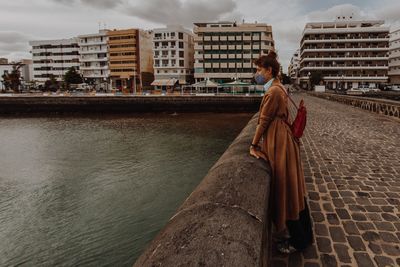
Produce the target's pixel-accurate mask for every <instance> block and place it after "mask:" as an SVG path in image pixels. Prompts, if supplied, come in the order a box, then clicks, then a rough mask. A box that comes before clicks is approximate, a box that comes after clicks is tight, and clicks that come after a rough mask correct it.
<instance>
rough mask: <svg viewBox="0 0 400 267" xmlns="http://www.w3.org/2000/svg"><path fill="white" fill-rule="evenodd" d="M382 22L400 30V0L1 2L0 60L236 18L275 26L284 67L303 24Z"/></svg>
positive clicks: (38, 0)
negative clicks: (67, 42)
mask: <svg viewBox="0 0 400 267" xmlns="http://www.w3.org/2000/svg"><path fill="white" fill-rule="evenodd" d="M349 12H351V13H354V14H355V15H356V16H359V17H360V18H370V19H382V20H385V21H386V23H387V24H388V25H389V26H391V28H392V29H397V28H400V0H379V1H377V0H347V1H345V0H336V1H335V0H324V1H322V0H32V1H26V0H12V1H10V0H0V57H6V58H9V59H10V60H17V59H20V58H30V57H31V55H30V54H29V49H30V48H29V46H28V41H29V40H38V39H39V40H40V39H57V38H69V37H73V36H76V35H79V34H86V33H95V32H97V31H98V29H99V23H100V25H101V27H104V25H106V27H107V28H109V29H115V28H130V27H138V28H143V29H151V28H156V27H162V26H164V25H167V24H182V25H184V26H185V27H187V28H188V29H191V28H192V25H193V22H199V21H221V20H236V21H242V20H245V21H246V22H254V21H257V22H264V23H268V24H271V25H272V29H273V34H274V38H275V42H276V49H277V50H278V54H279V57H280V61H281V63H282V64H283V66H284V70H285V72H286V68H287V66H288V63H289V61H290V58H291V56H292V54H293V52H294V51H295V50H296V48H297V47H298V44H299V40H300V37H301V33H302V31H303V28H304V25H305V24H306V23H307V22H310V21H331V20H333V19H334V17H335V15H336V14H342V13H349Z"/></svg>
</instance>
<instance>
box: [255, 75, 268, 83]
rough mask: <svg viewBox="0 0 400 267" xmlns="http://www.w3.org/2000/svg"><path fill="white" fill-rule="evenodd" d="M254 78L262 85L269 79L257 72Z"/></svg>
mask: <svg viewBox="0 0 400 267" xmlns="http://www.w3.org/2000/svg"><path fill="white" fill-rule="evenodd" d="M254 80H255V81H256V83H257V84H259V85H261V84H265V83H266V82H267V81H266V80H265V77H264V75H262V74H259V73H256V75H254Z"/></svg>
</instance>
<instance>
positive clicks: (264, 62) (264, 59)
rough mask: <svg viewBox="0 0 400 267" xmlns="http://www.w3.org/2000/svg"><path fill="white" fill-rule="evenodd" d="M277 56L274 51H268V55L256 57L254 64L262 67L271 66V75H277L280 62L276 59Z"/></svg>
mask: <svg viewBox="0 0 400 267" xmlns="http://www.w3.org/2000/svg"><path fill="white" fill-rule="evenodd" d="M277 57H278V56H277V54H276V53H275V52H274V51H270V52H269V53H268V55H266V56H265V55H263V56H261V57H259V58H258V59H256V60H255V61H254V64H255V65H256V66H258V67H262V68H265V69H267V68H269V67H271V69H272V76H273V77H274V78H276V77H278V74H279V71H280V66H281V65H280V64H279V62H278V60H277V59H276V58H277Z"/></svg>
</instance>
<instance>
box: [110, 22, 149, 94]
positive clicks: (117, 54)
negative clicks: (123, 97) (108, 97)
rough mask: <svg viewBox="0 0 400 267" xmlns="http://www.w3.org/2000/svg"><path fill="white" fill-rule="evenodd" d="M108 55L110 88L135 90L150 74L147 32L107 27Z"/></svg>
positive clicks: (142, 84)
mask: <svg viewBox="0 0 400 267" xmlns="http://www.w3.org/2000/svg"><path fill="white" fill-rule="evenodd" d="M107 36H108V55H109V56H108V57H109V69H110V79H111V86H112V88H117V89H121V90H122V89H124V90H129V91H130V92H139V91H140V90H141V89H142V88H143V87H147V86H150V84H151V82H152V81H153V79H154V76H153V51H152V38H151V33H150V32H147V31H143V30H139V29H126V30H111V31H108V32H107Z"/></svg>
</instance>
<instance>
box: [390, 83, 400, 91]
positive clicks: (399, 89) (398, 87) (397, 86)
mask: <svg viewBox="0 0 400 267" xmlns="http://www.w3.org/2000/svg"><path fill="white" fill-rule="evenodd" d="M391 90H392V91H400V85H398V84H396V85H392V88H391Z"/></svg>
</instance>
